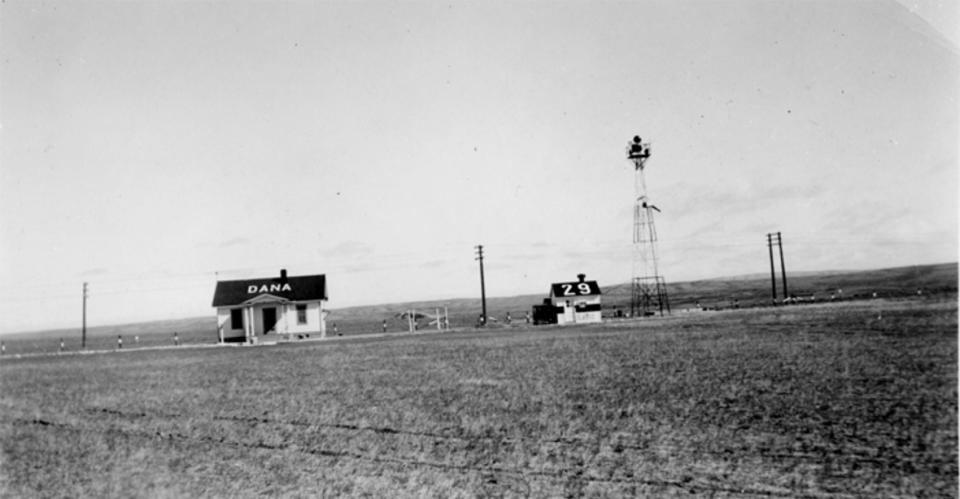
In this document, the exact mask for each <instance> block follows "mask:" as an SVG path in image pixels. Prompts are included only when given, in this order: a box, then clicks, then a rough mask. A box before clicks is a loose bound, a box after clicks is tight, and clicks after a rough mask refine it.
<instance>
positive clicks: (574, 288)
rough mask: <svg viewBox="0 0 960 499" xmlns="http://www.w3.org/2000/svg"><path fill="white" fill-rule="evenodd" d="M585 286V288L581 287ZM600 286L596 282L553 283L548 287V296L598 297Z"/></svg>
mask: <svg viewBox="0 0 960 499" xmlns="http://www.w3.org/2000/svg"><path fill="white" fill-rule="evenodd" d="M581 285H585V286H581ZM599 294H602V293H601V292H600V286H599V285H598V284H597V281H583V282H580V281H573V282H555V283H553V284H551V285H550V296H555V297H563V296H591V295H599Z"/></svg>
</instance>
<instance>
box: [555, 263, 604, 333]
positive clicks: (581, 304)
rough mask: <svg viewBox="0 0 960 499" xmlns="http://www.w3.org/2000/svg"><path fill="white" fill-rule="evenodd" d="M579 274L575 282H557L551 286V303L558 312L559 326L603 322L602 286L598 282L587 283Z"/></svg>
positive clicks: (583, 276)
mask: <svg viewBox="0 0 960 499" xmlns="http://www.w3.org/2000/svg"><path fill="white" fill-rule="evenodd" d="M585 277H586V276H585V275H583V274H577V280H576V281H573V282H555V283H553V284H551V285H550V303H551V304H552V305H553V306H554V309H555V310H556V311H557V324H584V323H591V322H601V321H602V319H601V309H600V306H601V304H600V295H601V293H600V286H599V285H598V284H597V281H586V280H584V278H585Z"/></svg>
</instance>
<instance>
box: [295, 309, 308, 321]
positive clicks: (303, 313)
mask: <svg viewBox="0 0 960 499" xmlns="http://www.w3.org/2000/svg"><path fill="white" fill-rule="evenodd" d="M306 323H307V306H306V305H297V324H306Z"/></svg>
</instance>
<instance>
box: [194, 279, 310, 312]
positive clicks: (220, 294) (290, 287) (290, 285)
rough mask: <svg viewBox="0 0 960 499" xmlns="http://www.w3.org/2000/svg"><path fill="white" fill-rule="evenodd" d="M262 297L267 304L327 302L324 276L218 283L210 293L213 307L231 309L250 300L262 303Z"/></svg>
mask: <svg viewBox="0 0 960 499" xmlns="http://www.w3.org/2000/svg"><path fill="white" fill-rule="evenodd" d="M261 297H262V298H261ZM258 298H261V299H260V300H258ZM263 298H266V299H267V301H317V300H326V299H327V276H326V275H323V274H321V275H302V276H289V277H287V278H281V277H273V278H267V279H242V280H237V281H217V289H216V291H214V292H213V306H214V307H230V306H236V305H241V304H243V303H247V302H250V301H253V300H256V301H264V300H263Z"/></svg>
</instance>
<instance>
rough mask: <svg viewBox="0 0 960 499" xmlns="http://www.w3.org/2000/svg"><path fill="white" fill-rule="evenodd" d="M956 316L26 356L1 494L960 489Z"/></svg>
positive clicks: (950, 310) (911, 304) (844, 308)
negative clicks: (959, 481)
mask: <svg viewBox="0 0 960 499" xmlns="http://www.w3.org/2000/svg"><path fill="white" fill-rule="evenodd" d="M878 308H881V309H882V312H883V314H882V319H878V312H879V310H878ZM956 332H957V307H956V302H955V300H947V301H943V300H941V301H923V300H916V301H901V302H872V303H866V302H860V303H845V304H842V305H832V306H831V305H824V306H813V307H803V308H788V309H756V310H742V311H730V312H723V313H713V314H694V315H689V316H677V317H671V318H665V319H653V320H647V321H643V322H623V323H610V324H605V325H602V326H595V327H584V328H566V329H564V328H536V329H522V330H502V331H494V332H471V333H454V334H446V335H434V336H423V337H406V338H387V339H381V340H375V341H371V340H366V341H362V340H355V341H349V342H338V343H314V344H310V345H304V344H299V345H280V346H275V347H264V348H219V349H199V350H198V349H181V350H179V351H151V352H146V351H145V352H131V353H127V354H124V355H113V354H108V355H90V356H69V357H47V358H31V359H20V360H15V359H10V358H7V359H4V360H3V362H2V363H0V393H2V394H0V414H2V415H0V441H2V448H3V462H2V468H0V471H2V473H0V492H2V495H4V496H57V497H59V496H71V497H76V496H112V497H127V496H157V497H167V496H169V497H182V496H191V497H193V496H198V495H213V496H231V497H233V496H240V497H244V496H246V497H252V496H261V495H271V496H286V495H293V496H342V495H349V496H392V497H394V496H398V495H399V496H417V497H420V496H435V497H473V496H478V495H479V496H487V495H495V496H504V495H505V496H538V497H543V496H550V497H555V496H583V495H587V496H637V495H640V496H644V495H646V496H664V495H667V496H671V495H684V496H686V495H690V494H691V493H692V494H695V495H699V496H714V497H725V496H729V497H743V496H764V497H767V496H775V497H781V496H784V497H787V496H788V497H796V496H801V497H803V496H806V497H854V496H923V495H936V496H942V495H947V496H953V495H956V494H957V380H956V374H957V336H956Z"/></svg>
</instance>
